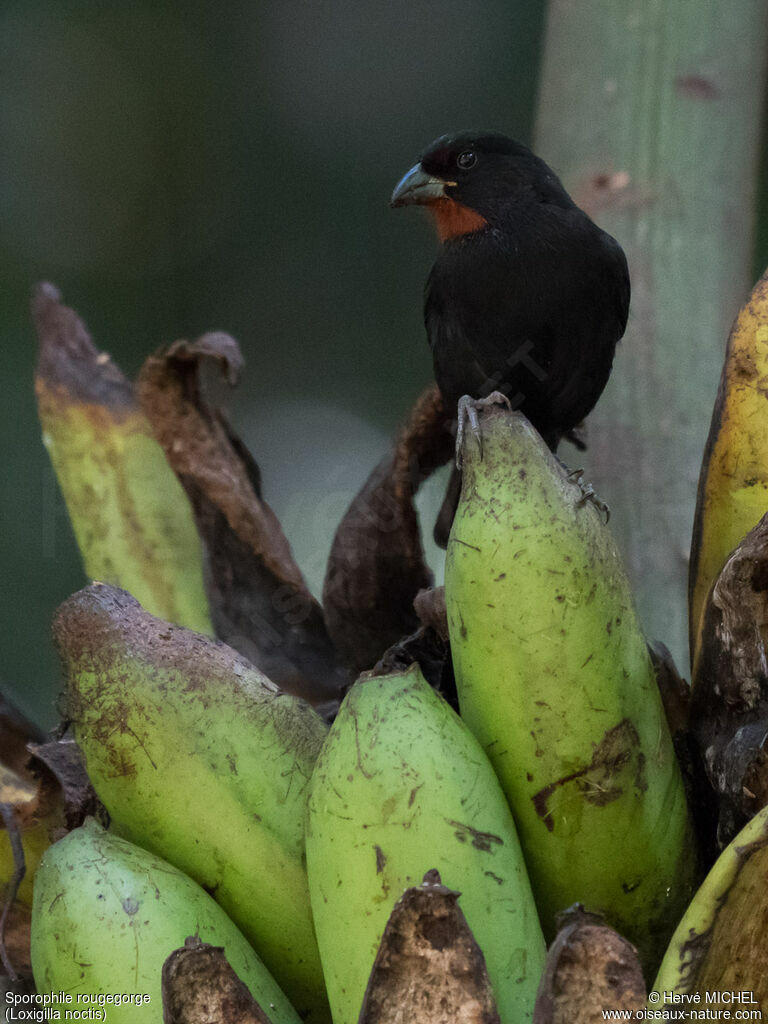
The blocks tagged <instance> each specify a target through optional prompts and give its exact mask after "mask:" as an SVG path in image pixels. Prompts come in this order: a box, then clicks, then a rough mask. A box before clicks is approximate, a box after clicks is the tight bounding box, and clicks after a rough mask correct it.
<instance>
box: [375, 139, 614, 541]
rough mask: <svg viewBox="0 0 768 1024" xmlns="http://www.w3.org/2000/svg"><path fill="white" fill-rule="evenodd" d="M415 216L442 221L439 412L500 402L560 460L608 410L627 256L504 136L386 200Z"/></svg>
mask: <svg viewBox="0 0 768 1024" xmlns="http://www.w3.org/2000/svg"><path fill="white" fill-rule="evenodd" d="M411 204H420V205H424V206H426V207H427V208H428V209H429V210H430V212H431V213H432V214H433V215H434V219H435V224H436V227H437V232H438V236H439V238H440V242H441V245H440V250H439V252H438V255H437V259H436V260H435V263H434V266H433V267H432V271H431V273H430V275H429V279H428V281H427V286H426V292H425V304H424V320H425V325H426V329H427V336H428V338H429V344H430V348H431V349H432V358H433V362H434V370H435V379H436V381H437V384H438V387H439V388H440V391H441V393H442V395H443V398H444V400H445V402H446V403H447V404H448V405H449V406H455V405H456V404H457V403H458V400H459V398H461V397H462V396H463V395H469V396H470V397H472V398H475V399H481V398H484V397H487V396H488V395H489V394H491V393H492V392H494V391H500V392H502V394H504V395H506V396H507V398H508V399H509V401H510V403H511V405H512V406H513V408H516V409H519V410H520V411H521V412H523V413H524V414H525V415H526V416H527V417H528V419H529V420H530V421H531V423H532V424H533V426H534V427H535V428H536V429H537V430H538V431H539V433H540V434H541V435H542V437H543V438H544V440H545V441H546V443H547V444H548V445H549V447H550V448H551V449H552V451H555V450H556V449H557V446H558V444H559V442H560V440H561V439H562V438H563V436H565V435H569V436H571V432H572V431H573V430H574V428H575V427H577V426H578V424H580V423H581V421H582V420H583V419H584V417H585V416H586V415H587V413H589V412H590V411H591V410H592V408H593V407H594V405H595V403H596V402H597V400H598V398H599V397H600V395H601V393H602V391H603V388H604V387H605V385H606V383H607V381H608V377H609V375H610V372H611V366H612V364H613V356H614V351H615V348H616V344H617V342H618V341H619V339H620V338H621V337H622V335H623V334H624V329H625V327H626V323H627V312H628V309H629V273H628V270H627V261H626V258H625V256H624V252H623V250H622V248H621V246H620V245H619V244H618V242H616V240H615V239H614V238H612V237H611V236H610V235H609V234H607V233H606V232H605V231H603V230H601V229H600V228H599V227H598V226H597V225H596V224H595V223H594V222H593V221H592V220H591V219H590V218H589V217H588V216H587V214H586V213H584V211H583V210H581V209H579V207H578V206H576V204H575V203H574V202H573V200H572V199H571V197H570V196H569V195H568V193H567V192H566V191H565V189H564V188H563V186H562V184H561V182H560V180H559V179H558V177H557V176H556V175H555V173H554V172H553V171H552V170H551V169H550V168H549V167H548V166H547V164H545V163H544V161H543V160H541V159H540V158H539V157H537V156H535V155H534V154H533V153H532V152H531V151H530V150H529V149H527V148H526V147H525V146H523V145H521V144H520V143H519V142H514V141H513V140H512V139H508V138H506V137H505V136H503V135H494V134H483V133H476V132H461V133H459V134H457V135H445V136H442V137H441V138H439V139H437V140H436V141H435V142H433V143H432V145H431V146H429V147H428V149H426V150H425V152H424V153H423V154H422V156H421V158H420V160H419V163H417V164H416V165H415V166H414V167H412V168H411V170H409V171H408V173H407V174H406V175H405V176H404V177H403V179H402V180H401V181H400V183H399V184H398V185H397V187H396V188H395V191H394V193H393V195H392V205H393V206H407V205H411ZM453 490H454V492H455V491H456V490H457V489H456V486H455V481H454V488H453ZM455 496H457V495H455ZM450 518H451V519H452V512H451V516H450ZM443 525H444V526H445V524H443ZM448 526H450V522H449V523H448ZM439 528H440V524H439V523H438V529H439ZM441 539H442V540H445V539H446V538H445V537H442V538H441Z"/></svg>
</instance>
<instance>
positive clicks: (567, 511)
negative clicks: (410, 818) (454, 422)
mask: <svg viewBox="0 0 768 1024" xmlns="http://www.w3.org/2000/svg"><path fill="white" fill-rule="evenodd" d="M480 427H481V430H482V449H481V447H480V443H479V441H478V440H477V439H475V438H474V437H473V436H472V434H471V433H470V434H469V435H468V436H466V439H465V442H464V445H463V452H462V455H463V463H462V465H463V487H462V495H461V500H460V503H459V507H458V511H457V514H456V518H455V520H454V524H453V529H452V531H451V537H450V543H449V547H448V557H447V562H446V570H445V593H446V604H447V612H448V625H449V631H450V640H451V651H452V655H453V662H454V667H455V671H456V680H457V687H458V692H459V702H460V706H461V713H462V717H463V718H464V720H465V721H466V722H467V724H468V725H469V727H470V728H471V729H472V731H473V732H474V734H475V735H476V736H477V738H478V739H479V740H480V742H481V744H482V746H483V747H484V749H485V750H486V752H487V754H488V756H489V757H490V759H491V762H492V763H493V765H494V767H495V769H496V773H497V775H498V777H499V779H500V781H501V784H502V787H503V788H504V791H505V793H506V795H507V798H508V800H509V803H510V806H511V808H512V812H513V815H514V818H515V822H516V825H517V828H518V832H519V835H520V841H521V844H522V847H523V852H524V854H525V859H526V863H527V865H528V870H529V873H530V876H531V881H532V884H533V890H534V893H535V895H536V900H537V905H538V908H539V912H540V914H541V918H542V924H543V927H544V931H545V934H547V935H548V936H550V937H551V936H552V935H553V930H554V923H555V915H556V914H557V913H558V912H560V911H562V910H564V909H565V908H566V907H568V906H569V905H570V904H572V903H574V902H577V901H579V902H581V903H583V904H585V905H586V907H587V909H588V910H592V911H600V912H603V913H605V915H606V916H607V920H608V922H609V923H610V924H611V925H613V926H614V927H615V928H617V929H618V930H619V931H620V932H622V933H623V934H625V935H626V936H627V937H628V938H629V939H631V940H632V941H633V942H634V943H635V944H636V945H637V946H638V948H639V949H640V951H641V954H642V955H643V957H644V959H645V962H646V964H652V963H658V958H659V957H660V955H661V952H662V951H663V949H664V947H665V945H666V942H667V939H668V936H669V934H670V933H671V931H672V929H673V927H674V925H675V922H676V921H677V920H678V918H679V915H680V913H681V912H682V910H683V908H684V907H685V905H686V903H687V902H688V899H689V897H690V893H691V891H692V881H693V875H694V871H695V862H696V855H695V850H694V847H693V837H692V832H691V826H690V823H689V816H688V811H687V808H686V800H685V794H684V792H683V784H682V779H681V774H680V770H679V767H678V764H677V761H676V759H675V754H674V751H673V747H672V742H671V739H670V735H669V730H668V728H667V723H666V721H665V717H664V712H663V709H662V705H661V701H660V698H659V694H658V691H657V687H656V682H655V679H654V672H653V668H652V666H651V662H650V659H649V655H648V652H647V649H646V642H645V639H644V637H643V635H642V633H641V631H640V628H639V626H638V622H637V618H636V615H635V611H634V608H633V605H632V599H631V595H630V590H629V585H628V582H627V579H626V576H625V574H624V570H623V568H622V565H621V561H620V558H619V555H618V553H617V551H616V548H615V545H614V542H613V540H612V538H611V535H610V533H609V531H608V530H607V528H606V527H605V525H604V524H603V522H602V519H601V516H600V514H599V512H598V510H597V508H596V507H595V506H594V504H593V503H591V502H589V501H586V500H585V496H584V494H583V492H582V489H581V487H580V486H579V485H578V484H577V483H575V482H574V481H573V479H572V477H571V476H569V475H568V474H567V473H566V471H565V470H564V469H563V467H562V465H561V464H560V463H559V462H558V460H557V459H555V457H554V456H553V455H552V453H551V452H550V451H549V449H548V448H547V447H546V445H545V444H544V443H543V441H542V440H541V438H540V437H539V435H538V434H537V433H536V432H535V431H534V430H533V428H532V427H531V426H530V424H529V423H528V421H527V420H526V419H525V418H524V417H523V416H522V415H520V414H518V413H512V412H509V411H508V410H506V409H502V408H500V407H491V408H489V409H487V410H485V411H484V412H483V413H482V415H481V419H480ZM451 884H457V885H460V883H451Z"/></svg>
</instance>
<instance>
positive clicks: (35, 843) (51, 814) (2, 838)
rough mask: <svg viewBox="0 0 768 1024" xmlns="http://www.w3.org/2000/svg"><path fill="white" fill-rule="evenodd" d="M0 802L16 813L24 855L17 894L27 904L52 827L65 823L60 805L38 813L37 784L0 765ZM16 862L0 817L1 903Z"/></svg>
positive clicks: (30, 899) (29, 902)
mask: <svg viewBox="0 0 768 1024" xmlns="http://www.w3.org/2000/svg"><path fill="white" fill-rule="evenodd" d="M0 803H4V804H7V805H8V806H9V808H10V809H11V813H12V814H13V815H14V819H15V822H16V825H17V827H18V833H19V838H20V840H21V845H22V850H23V854H24V868H25V873H24V878H23V879H22V881H21V885H20V886H19V890H18V893H17V894H16V897H17V898H18V899H19V901H20V902H21V903H24V904H25V905H26V906H31V905H32V881H33V879H34V877H35V872H36V871H37V865H38V864H39V863H40V858H41V857H42V855H43V853H44V852H45V851H46V850H47V849H48V847H49V846H50V845H51V839H50V834H49V830H50V828H51V827H55V826H56V825H62V824H63V815H62V813H61V810H60V809H59V808H58V807H55V808H52V809H48V808H46V809H45V813H44V814H43V815H40V814H39V813H38V806H39V792H38V786H37V784H36V783H34V782H32V781H31V780H30V779H27V778H24V777H23V776H21V775H19V774H18V773H17V772H15V771H13V770H12V769H11V768H6V767H5V766H4V765H1V764H0ZM16 870H17V864H16V860H15V857H14V851H13V847H12V844H11V837H10V835H9V833H8V830H7V829H6V828H4V827H3V821H2V819H0V906H2V903H3V898H4V893H5V891H6V889H7V886H8V884H9V883H10V882H11V880H12V879H13V877H14V874H15V872H16Z"/></svg>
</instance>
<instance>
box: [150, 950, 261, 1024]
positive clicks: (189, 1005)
mask: <svg viewBox="0 0 768 1024" xmlns="http://www.w3.org/2000/svg"><path fill="white" fill-rule="evenodd" d="M162 993H163V1024H271V1021H272V1018H271V1017H269V1016H268V1015H267V1014H266V1013H265V1012H264V1010H263V1009H262V1008H261V1006H259V1004H258V1003H257V1002H256V1000H255V999H254V998H253V996H252V995H251V993H250V992H249V991H248V988H247V986H246V985H245V984H244V983H243V982H242V981H241V980H240V979H239V978H238V976H237V975H236V974H235V972H234V971H233V970H232V967H231V966H230V964H229V961H228V960H227V958H226V956H225V955H224V950H223V949H222V948H221V947H219V946H210V945H208V943H206V942H201V941H200V939H198V938H196V937H195V936H190V937H189V938H188V939H187V941H186V942H185V943H184V945H183V946H182V947H181V948H180V949H175V950H174V951H173V952H172V953H171V955H170V956H169V957H168V959H167V960H166V961H165V963H164V964H163V973H162Z"/></svg>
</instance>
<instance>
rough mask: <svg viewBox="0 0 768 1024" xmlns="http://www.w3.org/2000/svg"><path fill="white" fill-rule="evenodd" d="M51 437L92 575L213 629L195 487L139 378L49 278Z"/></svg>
mask: <svg viewBox="0 0 768 1024" xmlns="http://www.w3.org/2000/svg"><path fill="white" fill-rule="evenodd" d="M32 310H33V314H34V319H35V327H36V328H37V333H38V336H39V339H40V353H39V358H38V364H37V371H36V374H35V391H36V394H37V404H38V412H39V415H40V424H41V426H42V428H43V443H44V445H45V447H46V448H47V449H48V454H49V455H50V458H51V463H52V464H53V468H54V470H55V472H56V476H57V478H58V481H59V486H60V487H61V491H62V494H63V495H64V500H65V502H66V503H67V510H68V512H69V517H70V520H71V522H72V528H73V530H74V532H75V537H76V539H77V543H78V546H79V548H80V553H81V555H82V557H83V562H84V565H85V571H86V574H87V575H88V577H89V578H90V579H97V580H104V581H105V582H108V583H114V584H116V585H118V586H121V587H125V588H126V589H127V590H130V592H131V593H132V594H135V595H136V597H137V599H138V600H140V601H141V603H142V604H143V605H144V606H145V607H146V608H147V609H148V610H149V611H150V612H152V614H154V615H159V616H161V617H162V618H164V619H168V620H169V621H171V622H178V623H179V624H180V625H183V626H188V627H189V628H190V629H197V630H200V631H201V632H203V633H211V634H212V633H213V627H212V626H211V620H210V616H209V612H208V599H207V598H206V596H205V588H204V585H203V561H202V550H201V547H200V540H199V538H198V535H197V529H196V527H195V524H194V520H193V517H192V509H191V507H190V504H189V501H188V500H187V496H186V495H185V494H184V491H183V490H182V487H181V484H180V483H179V481H178V480H177V479H176V476H175V474H174V472H173V470H172V469H171V467H170V466H169V465H168V463H167V462H166V459H165V455H164V453H163V450H162V448H161V447H160V445H159V444H158V443H157V441H156V440H155V438H154V435H153V433H152V428H151V426H150V425H149V422H148V420H147V419H146V417H145V416H144V414H143V413H142V411H141V410H140V409H139V407H138V404H137V402H136V398H135V396H134V392H133V387H132V385H131V384H130V382H129V381H128V380H126V378H125V377H124V376H123V374H122V373H121V372H120V370H119V369H118V367H117V366H115V364H114V363H113V362H112V361H111V359H110V358H109V357H108V356H107V355H106V354H105V353H103V352H99V351H98V349H97V348H96V347H95V346H94V344H93V342H92V341H91V338H90V335H89V334H88V331H87V329H86V327H85V324H84V323H83V322H82V321H81V320H80V319H79V317H78V316H77V314H76V313H75V312H74V311H73V310H71V309H68V308H67V307H66V306H64V305H63V304H62V302H61V296H60V295H59V293H58V291H57V290H56V289H55V288H54V287H53V285H50V284H41V285H38V287H37V289H36V291H35V295H34V298H33V301H32Z"/></svg>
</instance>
